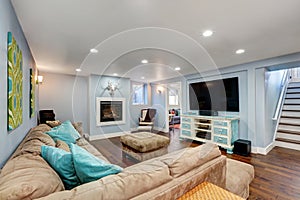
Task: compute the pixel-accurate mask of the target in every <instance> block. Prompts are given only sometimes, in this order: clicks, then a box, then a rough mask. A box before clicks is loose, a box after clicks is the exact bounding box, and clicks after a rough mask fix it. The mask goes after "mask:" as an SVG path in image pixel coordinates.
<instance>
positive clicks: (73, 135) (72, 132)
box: [45, 120, 80, 144]
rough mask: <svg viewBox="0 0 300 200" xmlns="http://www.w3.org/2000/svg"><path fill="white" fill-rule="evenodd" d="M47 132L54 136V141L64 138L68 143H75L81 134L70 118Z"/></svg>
mask: <svg viewBox="0 0 300 200" xmlns="http://www.w3.org/2000/svg"><path fill="white" fill-rule="evenodd" d="M45 133H46V134H48V135H49V136H50V137H52V139H53V140H54V141H57V140H62V141H64V142H66V143H67V144H70V143H74V144H75V143H76V140H77V139H79V138H80V134H79V133H78V131H76V129H75V128H74V126H73V125H72V123H71V122H70V121H69V120H68V121H65V122H63V123H62V124H61V125H59V126H56V127H54V128H52V129H51V130H50V131H47V132H45Z"/></svg>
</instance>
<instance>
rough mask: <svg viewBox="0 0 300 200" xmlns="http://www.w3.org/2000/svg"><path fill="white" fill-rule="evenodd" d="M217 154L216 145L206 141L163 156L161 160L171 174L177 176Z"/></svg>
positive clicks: (219, 154) (218, 152)
mask: <svg viewBox="0 0 300 200" xmlns="http://www.w3.org/2000/svg"><path fill="white" fill-rule="evenodd" d="M218 156H221V152H220V150H219V148H218V146H217V145H215V144H212V143H206V144H203V145H200V146H198V147H194V148H186V149H184V150H182V151H179V153H177V154H170V155H167V156H164V157H163V158H162V159H161V161H162V162H164V163H165V164H166V165H168V167H169V169H170V174H171V176H173V177H178V176H181V175H182V174H184V173H186V172H188V171H190V170H192V169H194V168H196V167H198V166H200V165H202V164H204V163H206V162H208V161H210V160H212V159H214V158H216V157H218Z"/></svg>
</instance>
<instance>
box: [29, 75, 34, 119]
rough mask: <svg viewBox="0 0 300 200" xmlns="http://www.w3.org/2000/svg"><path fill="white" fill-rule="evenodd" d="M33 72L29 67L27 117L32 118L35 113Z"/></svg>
mask: <svg viewBox="0 0 300 200" xmlns="http://www.w3.org/2000/svg"><path fill="white" fill-rule="evenodd" d="M34 77H35V74H34V72H33V70H32V69H30V91H29V97H30V98H29V101H30V102H29V117H30V118H32V117H33V116H34V113H35V78H34Z"/></svg>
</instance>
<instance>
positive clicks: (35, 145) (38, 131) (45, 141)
mask: <svg viewBox="0 0 300 200" xmlns="http://www.w3.org/2000/svg"><path fill="white" fill-rule="evenodd" d="M50 129H51V128H50V127H49V126H47V125H46V124H41V125H39V126H36V127H34V128H32V129H31V130H30V131H29V133H28V134H27V136H26V137H25V138H24V140H23V141H22V142H21V144H20V145H19V146H18V148H17V150H16V151H15V152H14V154H13V155H12V157H11V159H12V158H15V157H17V156H20V155H23V154H26V153H33V154H35V155H40V153H41V146H42V145H48V146H55V142H54V140H53V139H52V138H51V137H50V136H49V135H46V134H45V133H44V132H45V131H49V130H50Z"/></svg>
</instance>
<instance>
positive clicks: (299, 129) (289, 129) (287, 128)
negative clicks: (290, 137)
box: [278, 124, 300, 134]
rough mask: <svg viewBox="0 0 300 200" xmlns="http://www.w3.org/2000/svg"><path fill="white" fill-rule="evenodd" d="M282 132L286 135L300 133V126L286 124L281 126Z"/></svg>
mask: <svg viewBox="0 0 300 200" xmlns="http://www.w3.org/2000/svg"><path fill="white" fill-rule="evenodd" d="M279 130H280V131H282V132H285V133H296V134H297V133H300V126H293V125H286V124H279V126H278V131H279Z"/></svg>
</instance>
